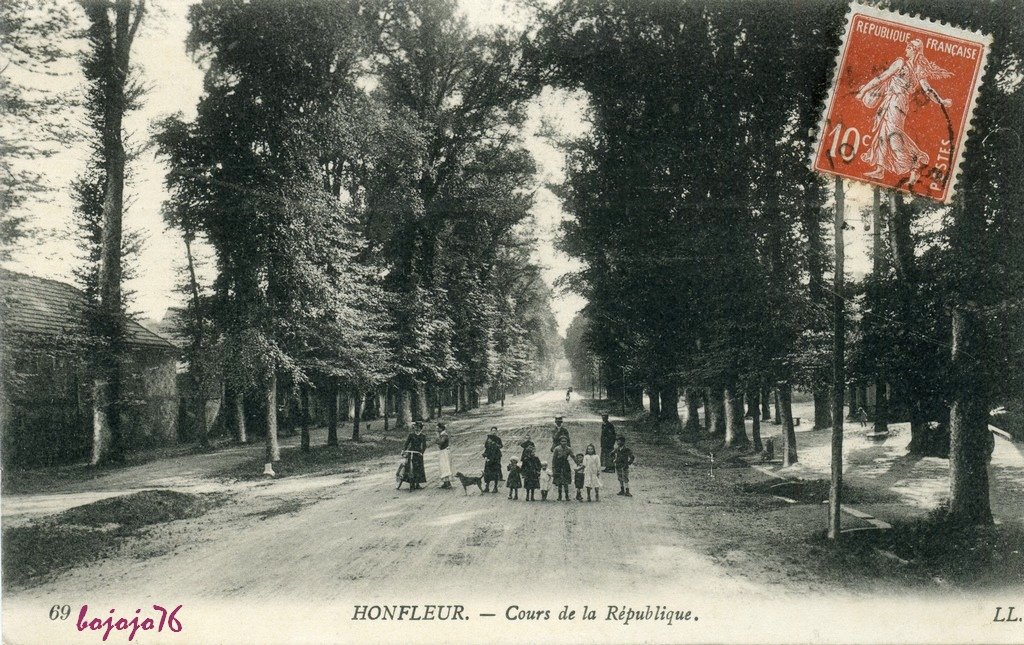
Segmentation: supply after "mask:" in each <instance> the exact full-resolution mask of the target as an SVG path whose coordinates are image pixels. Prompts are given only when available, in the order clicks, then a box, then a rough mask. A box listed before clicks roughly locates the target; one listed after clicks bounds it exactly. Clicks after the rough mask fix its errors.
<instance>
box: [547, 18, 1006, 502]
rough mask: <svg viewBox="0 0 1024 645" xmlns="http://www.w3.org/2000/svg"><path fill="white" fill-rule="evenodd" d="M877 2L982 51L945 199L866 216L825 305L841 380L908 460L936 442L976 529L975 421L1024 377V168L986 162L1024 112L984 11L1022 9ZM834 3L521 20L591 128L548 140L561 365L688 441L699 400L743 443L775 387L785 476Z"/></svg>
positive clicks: (979, 469)
mask: <svg viewBox="0 0 1024 645" xmlns="http://www.w3.org/2000/svg"><path fill="white" fill-rule="evenodd" d="M892 4H894V5H898V7H897V8H900V9H903V10H906V11H908V13H921V14H923V15H928V16H929V17H932V18H934V19H942V20H946V21H948V22H950V23H952V24H958V25H965V26H967V27H970V28H973V29H978V30H981V31H984V32H986V33H992V34H994V36H995V43H996V44H995V46H994V47H993V50H992V54H991V56H990V59H989V67H988V73H987V77H986V82H985V86H984V88H983V90H982V96H981V98H980V101H979V106H978V110H977V111H976V113H975V123H974V127H975V132H974V133H973V137H974V140H973V141H972V145H970V146H969V147H968V150H967V157H966V160H965V162H964V165H963V175H962V176H961V179H960V186H959V189H958V190H959V192H958V195H957V197H956V200H955V202H954V203H953V205H952V207H950V208H945V209H937V208H936V207H934V206H932V205H930V204H927V203H923V202H919V201H918V200H913V201H911V202H907V203H905V200H904V199H901V198H898V197H897V198H896V199H895V200H892V204H893V206H892V207H879V208H878V209H876V212H878V213H880V214H881V217H880V218H879V221H877V222H875V225H876V233H880V232H881V231H884V232H885V237H884V242H883V238H882V237H881V236H879V237H878V238H877V240H878V241H877V242H876V244H875V246H874V250H873V254H874V256H875V271H874V272H873V273H872V275H871V276H870V277H869V278H868V279H867V280H866V281H865V282H864V284H863V285H860V286H858V287H857V288H854V289H849V290H845V291H844V292H843V293H842V294H840V295H841V296H842V297H843V299H844V300H846V304H847V306H846V307H845V309H846V314H845V315H846V316H849V317H850V320H848V321H847V323H848V324H847V325H846V327H847V329H850V330H851V332H850V336H849V340H850V343H851V344H852V345H853V352H852V356H851V358H850V360H849V369H848V371H849V373H850V378H851V381H852V382H854V383H857V384H861V383H866V382H871V383H872V384H876V383H877V384H878V386H879V392H880V393H881V395H882V397H884V393H885V392H886V390H887V387H886V386H887V385H888V386H889V387H891V388H892V390H893V391H894V392H896V393H897V394H898V395H899V398H900V400H901V401H904V402H905V407H906V408H907V414H908V415H909V417H910V420H911V421H912V424H913V429H914V435H915V440H914V445H913V448H915V449H920V450H925V449H935V445H936V444H942V443H943V442H942V438H941V437H942V434H943V426H945V427H947V428H949V429H951V431H952V444H951V446H950V445H949V442H948V440H947V442H946V445H947V446H949V451H950V456H951V460H952V469H951V470H952V480H953V483H952V485H951V497H952V503H951V508H952V510H953V511H954V513H955V514H956V515H957V516H959V517H961V518H964V519H966V520H967V521H972V522H973V521H981V522H985V521H990V519H991V515H990V511H989V504H988V482H987V475H986V472H987V471H986V466H987V463H988V459H989V455H990V449H991V435H990V434H989V432H988V428H987V418H988V410H989V409H990V405H991V404H992V403H993V402H994V401H999V400H1001V399H1004V398H1005V397H1007V396H1009V395H1011V394H1012V392H1014V389H1013V388H1014V386H1016V387H1017V388H1018V390H1017V391H1018V393H1019V374H1020V372H1021V369H1020V368H1021V367H1022V366H1024V361H1022V359H1024V347H1022V339H1024V335H1022V334H1021V330H1022V327H1021V322H1022V320H1024V317H1022V308H1021V304H1022V303H1021V302H1020V298H1019V294H1020V293H1021V287H1022V286H1024V282H1022V278H1024V265H1022V262H1021V255H1022V254H1021V253H1020V249H1021V248H1022V246H1021V242H1022V240H1021V237H1020V231H1021V230H1022V224H1024V222H1022V221H1021V213H1020V208H1019V204H1020V195H1019V191H1020V190H1021V187H1022V185H1024V181H1022V179H1024V177H1021V172H1022V171H1021V169H1020V168H1019V167H1012V168H1011V167H1008V166H1007V164H1005V163H1000V162H999V161H998V160H999V159H1001V158H1004V159H1005V158H1008V157H1010V156H1012V152H1011V151H1012V150H1013V149H1014V146H1019V141H1017V140H1016V139H1015V135H1013V134H1012V133H1013V132H1016V131H1019V128H1020V125H1021V119H1022V118H1024V109H1022V107H1024V106H1022V101H1024V97H1022V87H1021V85H1022V84H1021V78H1020V75H1019V73H1018V72H1017V71H1016V70H1017V66H1018V65H1019V63H1020V52H1021V51H1024V48H1022V40H1021V33H1020V25H1010V24H1008V21H1006V20H1004V19H1003V18H1001V16H1005V15H1015V14H1014V12H1015V11H1018V10H1019V9H1020V7H1019V6H1017V3H1015V2H1013V1H1007V2H997V3H985V4H984V5H978V4H972V5H969V6H955V7H954V6H951V5H944V6H942V7H938V6H935V5H927V6H924V5H922V4H921V3H911V2H899V3H892ZM845 11H846V6H845V3H831V2H820V3H801V4H796V5H794V4H784V5H782V4H779V3H770V2H753V3H704V2H693V3H682V2H674V1H669V0H654V1H652V2H643V3H637V2H627V1H612V2H597V1H594V0H563V1H562V2H560V3H558V4H557V5H556V6H554V7H553V8H550V9H542V10H541V11H540V13H541V27H540V30H539V36H538V42H537V52H536V53H537V56H538V58H539V59H540V60H542V61H543V65H542V66H543V68H544V69H545V70H546V73H548V74H549V75H550V76H549V77H548V78H549V80H550V82H552V83H555V84H558V85H561V86H564V87H568V88H573V89H582V90H584V91H585V92H586V93H587V95H588V97H589V101H590V113H589V118H590V121H591V126H592V128H591V132H590V133H589V134H588V135H587V136H585V137H582V138H580V139H578V140H573V141H564V142H562V145H563V146H564V147H565V148H566V159H567V167H568V170H567V179H566V181H565V182H564V184H562V185H561V186H559V187H557V189H558V191H559V193H560V195H561V197H562V199H563V202H564V204H565V207H566V209H567V210H568V211H569V212H570V213H571V215H572V218H571V219H570V220H569V221H568V222H566V224H565V225H564V229H563V236H562V239H561V245H562V248H563V249H564V250H565V251H566V252H568V253H569V254H570V255H572V256H574V257H576V258H578V259H579V260H581V262H582V264H583V268H582V269H581V270H580V271H579V272H578V273H576V274H574V275H571V276H569V277H568V278H567V279H566V282H567V284H568V286H569V287H571V288H573V289H575V290H577V291H579V292H580V293H582V294H583V295H585V296H586V298H587V300H588V305H587V307H586V308H585V309H584V312H583V317H581V318H580V319H578V321H577V322H576V323H574V325H573V326H572V327H570V330H569V334H568V339H567V347H566V354H567V357H568V358H569V360H570V362H571V363H572V364H574V365H577V367H576V369H577V370H586V369H589V367H588V366H589V365H590V364H592V363H593V362H594V361H598V362H600V364H602V365H603V366H604V373H605V374H606V378H607V379H608V381H609V385H610V387H609V391H610V392H612V393H617V392H624V395H623V396H624V397H625V398H626V399H627V402H629V403H632V404H633V405H637V404H639V403H640V401H641V400H640V393H641V389H640V388H643V389H644V390H646V391H647V393H648V395H649V397H650V401H651V413H652V415H655V416H656V417H661V418H663V419H667V420H670V421H672V422H673V423H678V422H679V419H680V414H679V410H678V405H677V402H678V401H679V399H680V393H681V391H682V393H684V394H685V397H684V399H685V401H686V405H687V407H688V413H687V414H686V415H685V416H686V419H687V423H686V425H685V426H684V428H683V432H684V434H685V435H687V436H689V437H694V438H695V437H697V436H700V435H701V434H702V430H701V424H700V423H699V417H698V408H699V406H700V405H701V404H702V403H703V404H704V406H705V410H706V414H707V416H708V417H710V419H706V425H707V427H708V429H709V430H710V433H711V434H712V435H716V436H720V437H721V438H722V440H723V441H724V443H725V444H726V445H730V446H734V445H745V444H747V443H748V442H749V441H750V438H748V436H747V433H746V430H745V426H744V421H743V419H744V415H745V411H744V408H743V397H744V392H745V393H746V397H747V398H748V399H749V400H750V403H751V408H753V409H755V410H756V408H757V406H758V405H759V404H762V405H763V404H766V403H767V401H766V399H767V397H768V396H769V393H770V391H771V390H774V391H775V392H776V396H777V400H778V401H779V404H780V407H781V421H782V423H783V426H784V432H783V440H784V443H785V447H784V453H783V454H784V462H785V463H786V464H789V463H792V462H794V461H796V459H797V451H796V444H795V440H796V436H795V434H794V432H793V420H792V410H791V393H792V388H794V387H802V388H805V389H807V390H810V391H811V392H812V393H813V397H814V405H815V415H814V417H815V425H816V426H817V427H828V426H830V425H831V410H830V407H829V405H830V402H829V389H830V386H831V373H830V370H829V365H830V362H831V358H832V347H831V345H832V342H831V341H832V333H831V329H832V322H833V321H834V318H835V315H834V314H833V312H832V308H831V306H830V302H831V301H832V293H831V292H832V281H831V279H828V280H826V276H827V274H829V273H831V271H832V263H831V256H832V254H833V250H832V249H831V248H830V246H831V245H830V237H829V235H828V234H827V232H826V229H825V223H826V222H828V221H829V220H831V219H833V215H834V209H835V205H834V201H832V200H830V192H831V191H830V186H829V182H827V181H826V180H825V179H824V178H821V177H818V176H815V175H814V174H812V172H811V171H810V170H809V163H808V159H810V156H811V146H812V145H813V142H814V137H815V134H816V126H817V119H818V118H819V116H820V109H821V106H822V104H823V100H824V97H825V92H826V89H827V83H828V81H829V74H830V70H831V66H832V65H833V60H834V55H835V50H836V47H837V46H838V44H839V37H840V34H841V29H842V26H843V22H844V14H845ZM876 199H877V196H876ZM581 341H582V342H581ZM588 354H589V356H588ZM1008 374H1013V375H1014V376H1012V377H1007V376H1006V375H1008ZM618 379H623V380H624V381H625V382H624V383H618V382H616V381H617V380H618ZM845 385H846V384H845V383H844V384H842V385H840V387H845ZM880 403H882V405H881V406H880V407H879V409H878V410H876V414H878V413H881V414H886V409H885V405H884V398H882V399H880ZM759 417H760V415H758V414H756V413H755V414H753V418H754V419H755V424H754V426H753V433H754V436H753V443H754V447H755V449H760V438H759V426H758V421H759ZM883 423H884V418H883ZM931 427H936V428H938V430H936V431H934V432H932V433H931V434H929V428H931ZM936 435H937V436H938V439H936V438H935V436H936ZM947 436H948V434H947Z"/></svg>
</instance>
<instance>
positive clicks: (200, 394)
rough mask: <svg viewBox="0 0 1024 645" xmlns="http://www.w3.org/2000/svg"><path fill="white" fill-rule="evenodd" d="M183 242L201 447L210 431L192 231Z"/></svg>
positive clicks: (201, 318) (203, 445)
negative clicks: (190, 304)
mask: <svg viewBox="0 0 1024 645" xmlns="http://www.w3.org/2000/svg"><path fill="white" fill-rule="evenodd" d="M182 237H183V239H184V242H185V259H186V263H187V266H188V284H189V293H190V294H191V296H192V315H193V316H194V320H193V321H192V325H193V329H192V347H191V354H192V355H191V356H190V357H189V358H190V359H191V360H189V373H190V375H191V377H192V384H193V387H194V388H195V405H196V435H197V438H198V439H199V445H200V446H202V447H203V448H205V447H207V446H209V445H210V432H209V428H208V427H207V423H206V370H205V365H204V363H203V361H204V360H205V352H206V347H205V345H206V343H205V342H204V338H203V336H204V334H203V311H202V307H201V304H200V300H199V280H198V279H197V278H196V263H195V258H194V257H193V256H192V233H191V232H186V233H185V234H184V235H183V236H182Z"/></svg>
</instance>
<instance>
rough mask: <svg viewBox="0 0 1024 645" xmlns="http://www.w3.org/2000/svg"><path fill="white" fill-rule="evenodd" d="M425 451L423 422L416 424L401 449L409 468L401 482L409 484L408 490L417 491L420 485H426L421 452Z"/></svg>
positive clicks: (425, 437) (425, 441) (425, 440)
mask: <svg viewBox="0 0 1024 645" xmlns="http://www.w3.org/2000/svg"><path fill="white" fill-rule="evenodd" d="M426 449H427V436H426V435H425V434H423V422H422V421H417V422H416V429H415V430H413V431H412V432H411V433H410V434H409V438H408V439H406V440H405V446H404V447H403V448H402V451H403V454H404V455H405V456H406V459H407V460H408V464H409V467H408V468H406V469H405V475H404V476H403V480H404V481H407V482H409V490H419V489H420V488H422V486H420V484H425V483H427V473H426V471H425V470H424V469H423V451H425V450H426Z"/></svg>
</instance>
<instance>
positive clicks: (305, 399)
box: [299, 385, 311, 452]
mask: <svg viewBox="0 0 1024 645" xmlns="http://www.w3.org/2000/svg"><path fill="white" fill-rule="evenodd" d="M299 397H300V399H301V411H300V412H299V423H300V424H302V438H301V439H300V442H301V448H302V452H309V423H310V416H311V415H310V410H309V386H308V385H300V386H299Z"/></svg>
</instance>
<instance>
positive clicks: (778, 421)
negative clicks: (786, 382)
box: [772, 388, 782, 425]
mask: <svg viewBox="0 0 1024 645" xmlns="http://www.w3.org/2000/svg"><path fill="white" fill-rule="evenodd" d="M772 423H774V424H775V425H782V405H780V403H779V388H775V417H774V418H773V419H772Z"/></svg>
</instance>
